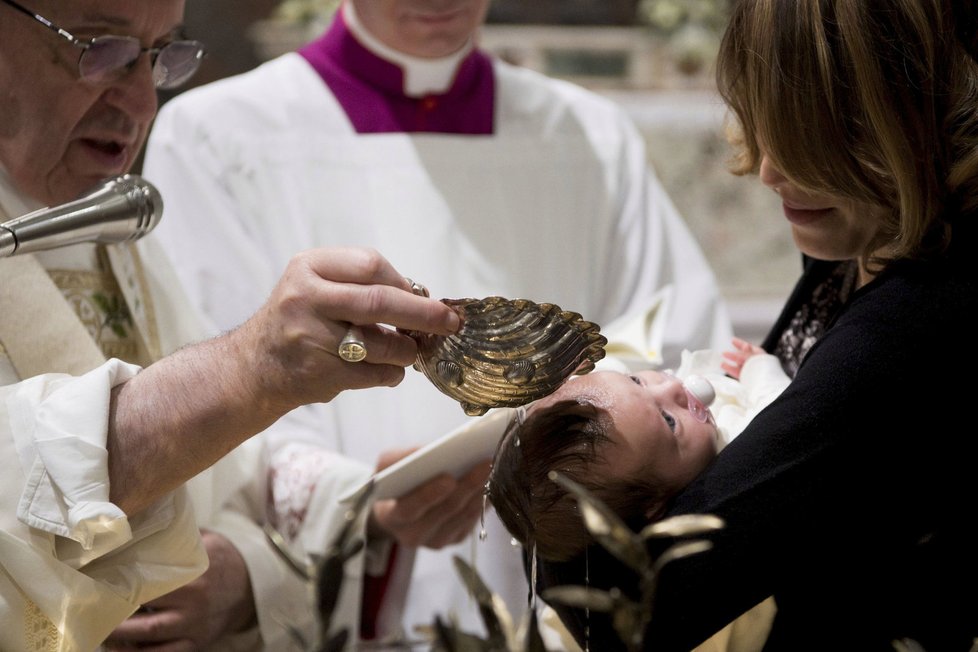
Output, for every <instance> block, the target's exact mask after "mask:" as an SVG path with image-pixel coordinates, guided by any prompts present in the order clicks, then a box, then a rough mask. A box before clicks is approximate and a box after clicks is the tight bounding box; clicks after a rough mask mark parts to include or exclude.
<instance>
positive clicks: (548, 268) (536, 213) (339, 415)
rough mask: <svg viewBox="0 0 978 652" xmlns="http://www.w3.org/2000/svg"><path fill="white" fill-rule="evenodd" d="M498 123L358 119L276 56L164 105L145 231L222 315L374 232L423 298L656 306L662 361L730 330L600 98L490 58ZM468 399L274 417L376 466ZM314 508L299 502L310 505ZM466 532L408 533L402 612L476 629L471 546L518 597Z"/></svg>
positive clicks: (502, 561)
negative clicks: (458, 128) (419, 130)
mask: <svg viewBox="0 0 978 652" xmlns="http://www.w3.org/2000/svg"><path fill="white" fill-rule="evenodd" d="M494 66H495V67H494V70H495V76H496V83H497V85H496V95H495V98H496V107H495V133H494V134H493V135H491V136H458V135H452V134H443V133H438V134H401V133H379V134H363V135H361V134H357V133H356V132H355V131H354V129H353V128H352V127H351V125H350V121H349V120H348V119H347V116H346V115H345V113H344V111H343V109H342V108H341V106H340V105H339V104H338V102H337V101H336V99H335V98H334V96H333V95H332V94H331V93H330V91H329V89H328V88H327V87H326V85H325V84H324V83H323V81H322V79H321V78H320V77H319V75H318V74H317V73H316V72H314V71H313V69H312V68H311V67H310V66H309V65H308V64H307V62H306V61H305V60H304V59H303V58H301V56H299V55H298V54H294V53H293V54H287V55H284V56H282V57H280V58H278V59H277V60H274V61H272V62H269V63H267V64H264V65H262V66H261V67H259V68H258V69H256V70H254V71H251V72H249V73H246V74H244V75H240V76H238V77H236V78H232V79H227V80H222V81H219V82H216V83H213V84H210V85H208V86H206V87H203V88H198V89H193V90H190V91H188V92H186V93H184V94H182V95H181V96H179V97H177V98H175V99H173V100H171V101H170V102H169V103H168V104H166V105H165V106H164V107H163V108H162V110H161V112H160V115H159V116H158V119H157V121H156V125H155V128H154V130H153V132H152V134H151V136H150V141H149V144H148V149H147V156H146V162H145V166H144V174H145V175H146V177H147V178H148V179H150V180H151V181H152V182H154V183H155V184H157V185H158V187H159V188H160V189H161V191H162V192H163V194H164V196H165V197H166V201H167V207H166V217H165V219H164V220H163V222H162V224H161V226H160V227H158V229H157V231H156V232H155V233H154V234H153V237H158V238H159V239H160V240H161V242H163V244H164V245H165V247H166V250H167V252H168V254H169V255H171V256H172V257H173V260H174V268H175V269H176V270H177V272H178V274H179V275H180V278H181V279H182V280H183V281H184V284H185V286H186V287H187V289H188V292H189V294H190V297H191V300H192V301H193V302H194V304H195V305H197V306H199V307H200V308H201V309H202V310H203V311H204V312H205V313H207V314H208V315H209V316H210V317H211V318H212V319H213V320H214V322H215V324H216V326H217V327H218V328H221V329H227V328H231V327H233V326H236V325H237V324H239V323H240V322H242V321H243V320H244V319H245V318H246V317H247V316H248V315H249V314H250V313H251V312H252V311H253V310H254V309H255V308H256V307H257V306H258V305H259V304H260V303H261V302H262V301H263V300H264V298H265V297H266V296H267V295H268V294H269V292H270V291H271V289H272V287H273V285H274V283H275V280H276V279H277V278H278V276H279V275H280V273H281V272H282V270H283V269H284V268H285V266H286V263H287V262H288V260H289V259H290V257H291V256H292V255H293V254H294V253H296V252H298V251H300V250H303V249H308V248H311V247H315V246H341V245H342V246H355V245H359V246H369V247H373V248H375V249H377V250H378V251H380V253H381V254H383V255H384V256H385V257H387V258H388V259H389V260H390V261H391V262H392V263H393V265H394V266H395V267H396V268H397V269H398V270H400V271H401V272H402V273H404V274H406V275H408V276H410V277H411V278H412V279H414V280H415V281H417V282H419V283H422V284H424V285H426V286H427V287H428V288H429V290H430V291H431V294H432V296H434V297H437V298H441V297H450V298H459V297H478V298H481V297H484V296H491V295H501V296H505V297H510V298H525V299H531V300H535V301H540V302H551V303H556V304H558V305H559V306H561V307H562V308H564V309H566V310H572V311H575V312H579V313H580V314H582V315H583V316H584V317H585V318H586V319H588V320H590V321H594V322H597V323H599V324H601V323H604V322H607V321H610V320H611V319H613V318H615V317H618V316H621V315H623V314H627V313H631V312H636V313H637V312H639V311H645V310H648V307H649V305H650V304H654V305H657V306H659V313H660V317H661V319H662V321H663V323H664V326H663V333H664V334H663V338H662V340H661V349H660V350H658V351H656V352H655V354H656V355H657V356H658V359H659V360H661V361H664V362H665V364H676V363H678V361H679V356H680V352H681V351H682V350H683V349H686V348H708V347H723V346H726V345H727V344H728V343H729V341H730V336H731V331H730V325H729V320H728V317H727V313H726V310H725V308H724V306H723V304H722V302H721V301H720V299H719V293H718V289H717V285H716V282H715V279H714V277H713V274H712V272H711V271H710V269H709V267H708V265H707V263H706V261H705V259H704V257H703V255H702V253H701V251H700V249H699V248H698V246H697V244H696V243H695V241H694V240H693V238H692V237H691V235H690V233H689V231H688V230H687V228H686V226H685V225H684V223H683V222H682V220H681V218H680V216H679V215H678V214H677V212H676V210H675V208H674V207H673V205H672V203H671V202H670V200H669V199H668V197H667V196H666V195H665V193H664V191H663V189H662V188H661V186H660V184H659V183H658V181H657V180H656V179H655V178H654V177H653V176H652V175H651V172H650V169H649V167H648V165H647V161H646V155H645V149H644V144H643V142H642V140H641V138H640V136H639V134H638V133H637V131H636V130H635V129H634V127H633V126H632V125H631V123H630V122H629V121H628V120H627V118H626V117H625V115H624V113H623V112H622V111H620V110H619V109H618V108H617V107H616V106H615V105H614V104H613V103H611V102H609V101H607V100H604V99H602V98H600V97H598V96H596V95H594V94H592V93H589V92H587V91H585V90H583V89H581V88H579V87H576V86H573V85H571V84H567V83H564V82H560V81H555V80H552V79H548V78H545V77H542V76H540V75H538V74H536V73H533V72H531V71H528V70H523V69H518V68H515V67H512V66H509V65H507V64H504V63H501V62H495V64H494ZM466 418H467V417H466V416H465V415H464V413H463V411H462V408H461V407H460V406H459V404H458V403H456V402H454V401H453V400H451V399H450V398H448V397H446V396H444V395H442V394H440V393H439V392H438V391H437V390H436V389H435V388H434V387H433V386H432V385H431V384H430V383H429V382H428V381H427V380H426V379H425V378H424V377H423V376H422V375H421V374H420V373H417V372H415V371H413V370H410V369H409V370H408V371H407V377H406V378H405V379H404V381H403V382H402V384H401V385H400V386H399V387H398V388H396V389H393V390H392V389H387V388H383V389H371V390H366V391H358V392H355V393H344V394H342V395H340V396H339V397H337V398H336V399H335V400H333V401H331V402H330V403H329V404H319V405H313V406H306V407H304V408H300V409H299V410H297V411H295V412H293V413H292V414H290V415H287V416H286V417H284V418H283V419H281V420H280V421H279V422H278V423H276V424H275V426H273V427H272V428H271V429H270V431H269V434H270V441H273V442H277V443H274V444H273V445H275V446H277V445H280V443H281V442H282V441H289V440H295V439H299V440H304V441H308V442H312V443H319V444H321V445H325V446H328V447H331V448H333V449H335V450H337V451H339V452H341V453H343V454H345V455H349V456H352V457H354V458H357V459H359V460H362V461H363V462H365V463H368V464H373V463H374V462H375V461H376V459H377V457H378V454H379V453H380V452H381V451H383V450H385V449H392V448H403V447H406V446H412V445H421V444H424V443H427V442H429V441H432V440H433V439H435V438H437V437H439V436H441V435H443V434H444V433H445V432H447V431H449V430H450V429H452V428H454V427H456V426H458V425H459V424H460V423H461V422H462V421H463V420H464V419H466ZM313 517H314V515H312V514H311V515H310V516H309V518H313ZM486 521H487V522H486V534H487V540H486V541H480V540H479V537H470V540H469V541H468V542H466V543H464V544H461V545H459V546H453V547H450V548H447V549H444V550H441V551H438V552H433V551H430V550H419V551H418V552H417V558H416V564H415V568H414V575H413V578H412V583H411V587H410V591H409V594H408V597H407V607H406V615H405V623H406V625H407V626H408V627H411V626H413V625H415V624H424V625H429V624H431V623H432V622H433V620H434V617H435V615H442V616H443V617H448V616H449V615H452V614H456V615H459V616H460V622H461V623H462V625H463V626H464V627H465V628H466V629H473V628H475V627H481V620H479V619H478V616H477V609H476V607H475V604H474V602H473V601H472V600H471V599H470V598H469V597H468V595H467V592H466V590H465V588H464V586H463V584H462V583H461V581H460V580H459V579H458V577H457V576H456V574H455V571H454V566H453V564H452V562H451V559H450V557H451V555H461V556H462V557H464V558H465V559H467V560H469V561H472V560H473V557H474V561H475V564H476V567H477V569H478V571H479V573H480V574H481V575H482V577H483V578H484V579H485V580H486V582H487V584H488V585H489V586H490V588H491V589H493V590H494V591H496V592H497V593H499V594H501V595H502V596H503V597H504V598H505V599H506V601H507V603H508V605H509V607H510V609H511V610H513V611H514V613H515V614H517V615H519V614H522V613H523V611H524V610H525V608H526V604H527V585H526V581H525V579H524V573H523V568H522V564H521V560H520V551H519V548H518V547H516V546H512V545H511V544H510V537H509V536H508V535H507V534H506V532H505V529H504V528H503V527H502V526H501V524H500V523H499V522H498V520H497V519H496V518H495V516H494V515H492V514H489V515H487V517H486Z"/></svg>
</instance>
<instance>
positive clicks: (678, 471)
mask: <svg viewBox="0 0 978 652" xmlns="http://www.w3.org/2000/svg"><path fill="white" fill-rule="evenodd" d="M571 398H578V399H580V398H584V399H587V400H588V401H590V402H592V403H594V404H595V405H597V406H598V407H599V408H601V409H602V410H604V411H605V412H606V413H607V418H609V419H610V426H611V427H610V428H607V429H606V430H607V433H608V435H609V437H610V438H611V440H612V444H611V445H606V446H604V447H603V448H602V451H601V454H602V457H603V458H604V460H605V464H606V465H607V467H608V469H609V470H610V471H611V472H612V473H613V474H614V475H615V476H616V477H622V478H624V477H647V478H649V479H650V480H655V481H657V482H659V483H661V484H662V486H663V487H664V489H665V490H666V491H667V492H669V493H674V492H676V491H679V490H680V489H681V488H683V487H685V486H686V485H687V484H688V483H689V482H690V481H691V480H692V479H693V478H694V477H696V476H697V475H698V474H699V473H700V472H701V471H702V470H703V469H704V468H706V466H707V465H708V464H709V463H710V461H711V460H713V458H714V457H715V456H716V453H717V450H718V441H719V439H718V432H717V428H716V425H715V424H714V423H713V420H712V418H711V419H710V420H709V421H707V422H706V423H704V422H702V421H699V420H697V419H696V417H694V416H693V414H692V413H691V412H690V409H689V399H688V397H687V394H686V390H685V388H684V387H683V385H682V383H681V382H680V381H679V380H678V379H676V378H675V377H674V376H670V375H667V374H663V373H660V372H658V371H641V372H638V373H634V374H623V373H619V372H617V371H595V372H592V373H589V374H585V375H583V376H574V377H572V379H571V380H569V381H568V382H566V383H564V385H563V386H561V388H560V389H558V390H557V391H556V392H554V394H551V395H550V396H549V397H547V398H546V399H541V400H540V401H538V402H537V405H539V404H544V403H546V404H550V403H551V402H554V401H559V400H562V399H571ZM531 409H532V408H531Z"/></svg>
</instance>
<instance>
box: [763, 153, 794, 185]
mask: <svg viewBox="0 0 978 652" xmlns="http://www.w3.org/2000/svg"><path fill="white" fill-rule="evenodd" d="M757 176H758V177H760V179H761V183H763V184H764V185H765V186H767V187H768V188H770V189H771V190H773V191H774V192H778V191H779V188H780V187H781V185H782V184H784V183H787V181H788V179H787V177H785V176H784V175H783V174H781V171H780V170H779V169H778V168H776V167H774V163H772V162H771V159H770V158H769V157H768V155H767V154H765V155H763V156H762V157H761V167H760V170H759V171H758V175H757Z"/></svg>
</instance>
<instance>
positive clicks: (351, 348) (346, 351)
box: [336, 326, 367, 362]
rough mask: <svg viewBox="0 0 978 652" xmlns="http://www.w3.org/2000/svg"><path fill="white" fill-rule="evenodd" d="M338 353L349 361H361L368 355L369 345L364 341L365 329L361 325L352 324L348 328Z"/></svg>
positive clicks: (337, 350)
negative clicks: (361, 328)
mask: <svg viewBox="0 0 978 652" xmlns="http://www.w3.org/2000/svg"><path fill="white" fill-rule="evenodd" d="M336 353H337V355H339V356H340V358H341V359H343V360H345V361H347V362H360V361H361V360H363V359H364V358H366V357H367V345H366V344H365V343H364V341H363V331H361V330H360V327H359V326H350V328H348V329H347V331H346V334H344V335H343V339H341V340H340V345H339V347H338V348H337V349H336Z"/></svg>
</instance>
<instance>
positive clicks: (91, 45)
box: [0, 0, 204, 90]
mask: <svg viewBox="0 0 978 652" xmlns="http://www.w3.org/2000/svg"><path fill="white" fill-rule="evenodd" d="M0 2H3V3H4V4H6V5H9V6H11V7H13V8H14V9H16V10H17V11H20V12H21V13H23V14H26V15H27V16H30V17H31V18H33V19H34V20H36V21H37V22H39V23H41V24H42V25H44V26H45V27H47V28H48V29H50V30H51V31H53V32H55V33H56V34H57V35H58V36H60V37H61V38H63V39H65V40H66V41H68V42H69V43H71V44H72V45H74V46H75V47H78V48H81V50H82V51H81V54H80V55H79V56H78V75H79V77H81V79H83V80H84V81H87V82H94V83H106V82H111V81H115V80H116V79H118V78H119V77H121V76H122V75H123V74H124V73H125V72H126V71H127V70H129V69H131V68H132V66H133V64H135V63H136V61H137V60H138V59H139V57H140V56H142V54H143V53H144V52H146V53H149V57H150V62H151V64H152V66H153V83H154V84H155V85H156V88H159V89H161V90H169V89H171V88H176V87H177V86H180V85H181V84H183V83H185V82H186V81H187V80H188V79H190V78H191V77H192V76H193V75H194V73H195V72H197V69H198V68H200V62H201V59H203V58H204V45H203V43H201V42H200V41H190V40H179V41H171V42H169V43H167V44H165V45H162V46H160V47H158V48H144V47H143V45H142V43H140V42H139V39H137V38H135V37H132V36H117V35H106V36H96V37H95V38H93V39H89V40H82V39H79V38H78V37H76V36H74V35H73V34H71V33H70V32H68V31H66V30H64V29H62V28H60V27H58V26H57V25H55V24H54V23H52V22H51V21H50V20H48V19H47V18H45V17H43V16H41V15H39V14H35V13H34V12H33V11H31V10H30V9H27V8H26V7H23V6H21V5H20V4H18V3H16V2H14V0H0Z"/></svg>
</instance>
